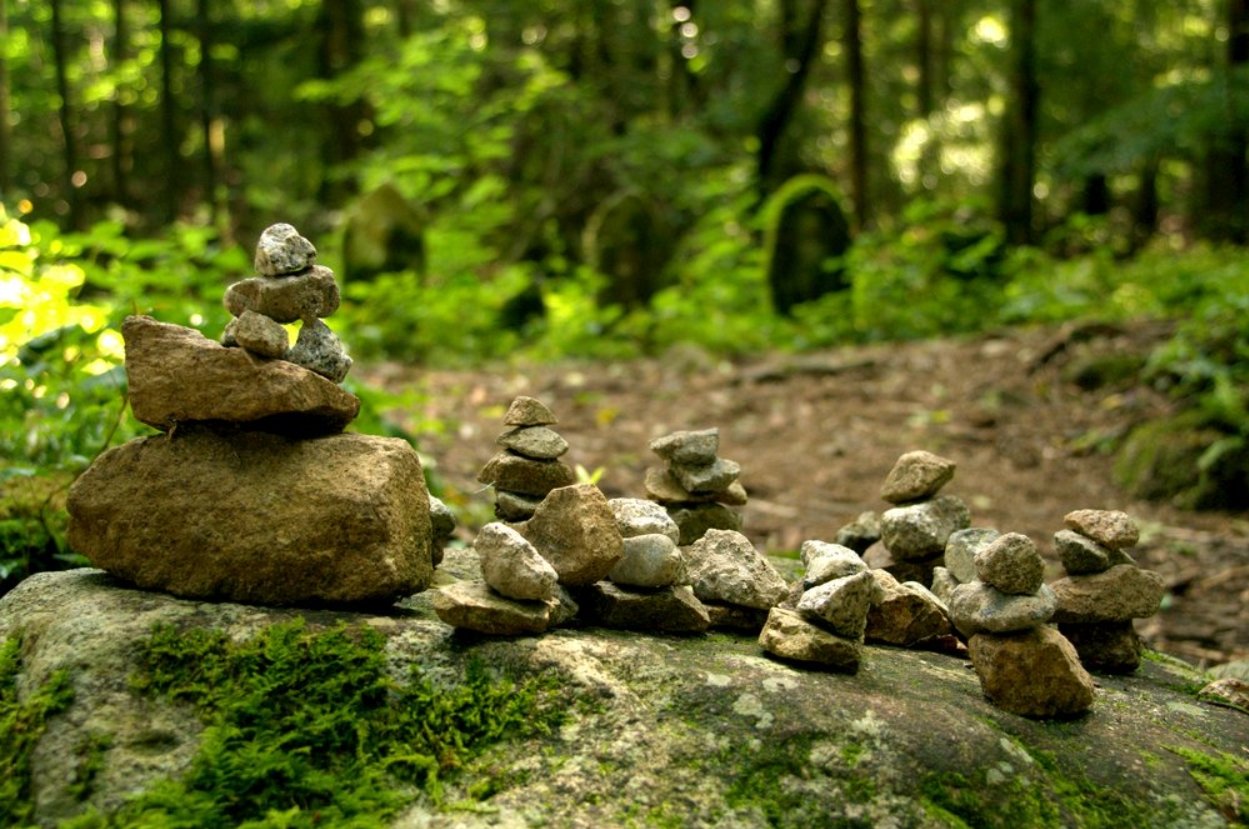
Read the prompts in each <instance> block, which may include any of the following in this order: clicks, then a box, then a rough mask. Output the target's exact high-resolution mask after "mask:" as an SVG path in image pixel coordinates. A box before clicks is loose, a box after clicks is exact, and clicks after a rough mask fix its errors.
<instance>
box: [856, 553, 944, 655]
mask: <svg viewBox="0 0 1249 829" xmlns="http://www.w3.org/2000/svg"><path fill="white" fill-rule="evenodd" d="M872 576H873V578H875V579H876V584H877V586H878V587H879V594H878V597H877V598H876V599H874V600H873V601H872V606H871V608H870V609H869V610H868V612H867V628H866V629H865V631H864V636H865V637H866V639H867V641H869V642H882V643H884V644H886V645H898V646H900V647H903V648H910V647H914V646H916V645H919V644H921V643H924V642H927V641H930V640H933V639H936V638H938V637H941V636H949V635H950V634H952V633H953V632H954V628H953V626H952V625H951V624H950V618H949V616H948V615H947V614H946V609H945V605H944V604H943V603H942V601H941V600H940V599H939V598H937V597H936V596H935V595H933V593H932V592H931V591H929V590H928V589H927V588H926V587H924V586H923V585H922V584H919V583H917V582H913V581H908V582H905V583H901V584H899V583H898V581H897V580H896V579H894V578H893V577H892V576H890V575H889V574H888V573H886V572H884V571H883V570H873V571H872Z"/></svg>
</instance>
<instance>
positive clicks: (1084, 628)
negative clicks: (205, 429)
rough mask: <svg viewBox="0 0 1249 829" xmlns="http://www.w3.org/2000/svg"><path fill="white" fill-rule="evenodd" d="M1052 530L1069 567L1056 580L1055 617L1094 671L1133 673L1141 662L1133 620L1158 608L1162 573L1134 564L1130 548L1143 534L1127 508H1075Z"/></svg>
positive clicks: (1138, 641)
mask: <svg viewBox="0 0 1249 829" xmlns="http://www.w3.org/2000/svg"><path fill="white" fill-rule="evenodd" d="M1063 523H1064V524H1066V526H1067V529H1065V530H1060V531H1059V532H1057V533H1055V534H1054V547H1055V549H1056V550H1057V552H1058V555H1059V558H1060V559H1061V560H1062V564H1063V568H1064V569H1065V570H1066V571H1067V576H1066V578H1063V579H1059V580H1058V581H1056V582H1054V584H1053V585H1052V587H1053V589H1054V593H1055V596H1056V597H1057V603H1058V608H1057V610H1056V611H1055V613H1054V621H1055V622H1057V623H1058V629H1059V630H1061V631H1062V633H1063V635H1064V636H1066V637H1067V638H1068V639H1069V640H1071V643H1072V644H1073V645H1075V648H1076V651H1078V652H1079V654H1080V661H1081V662H1083V663H1084V665H1085V667H1087V668H1089V669H1090V670H1094V671H1105V672H1108V673H1131V672H1132V671H1134V670H1136V668H1137V667H1138V666H1139V665H1140V662H1141V640H1140V637H1139V636H1137V634H1136V629H1135V628H1134V627H1133V626H1132V620H1133V619H1144V618H1147V617H1149V616H1152V615H1154V613H1156V612H1157V611H1158V605H1159V603H1160V602H1161V601H1162V596H1163V593H1164V592H1165V587H1164V585H1163V582H1162V578H1161V577H1159V576H1158V574H1157V573H1154V572H1152V571H1150V570H1143V569H1141V568H1140V567H1137V566H1136V562H1135V561H1134V560H1133V559H1132V557H1131V555H1130V554H1129V553H1128V551H1129V550H1130V549H1131V548H1132V547H1134V546H1135V545H1136V542H1137V541H1138V540H1139V537H1140V533H1139V531H1138V529H1137V527H1136V523H1135V522H1134V521H1133V520H1132V519H1131V518H1130V517H1129V516H1128V515H1126V514H1125V513H1122V512H1118V511H1111V510H1092V509H1084V510H1076V511H1074V512H1070V513H1068V514H1067V515H1066V516H1065V517H1064V519H1063Z"/></svg>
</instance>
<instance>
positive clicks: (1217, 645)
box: [362, 324, 1249, 666]
mask: <svg viewBox="0 0 1249 829" xmlns="http://www.w3.org/2000/svg"><path fill="white" fill-rule="evenodd" d="M1167 333H1168V332H1167V329H1166V328H1165V327H1163V326H1160V325H1152V324H1151V325H1136V326H1132V327H1110V326H1104V325H1093V326H1088V325H1085V326H1069V327H1065V328H1061V329H1056V328H1043V329H1027V330H1015V329H1012V330H1010V331H1004V332H1000V333H995V334H991V335H986V336H980V337H977V338H974V339H967V340H939V341H928V342H917V343H906V344H888V345H877V346H868V347H858V348H847V349H838V350H834V351H825V352H818V353H813V354H804V355H801V356H790V355H769V356H765V357H759V358H752V359H749V360H744V361H740V362H727V361H717V360H714V359H712V358H710V357H708V356H707V355H705V354H703V353H700V352H697V351H694V350H678V351H674V352H672V353H669V354H668V355H666V356H665V357H664V358H662V359H653V360H638V361H631V362H625V363H610V364H604V363H588V362H587V363H563V364H558V365H540V366H534V365H514V366H506V367H501V368H499V369H498V370H494V371H484V370H478V371H441V370H427V369H422V368H419V367H408V366H399V365H378V366H372V367H370V368H369V369H367V370H365V371H364V372H362V374H364V375H365V376H367V377H368V379H369V380H370V381H372V382H377V383H381V384H382V385H384V386H386V387H388V388H389V389H391V390H393V391H416V392H417V393H418V402H416V403H415V404H414V405H413V406H412V407H411V408H408V409H406V410H405V411H403V412H396V413H395V416H396V418H398V419H399V421H400V424H401V425H402V426H403V428H405V429H407V430H409V431H410V432H411V433H412V434H414V435H415V436H416V437H417V439H418V441H419V444H420V448H421V451H422V453H423V454H424V455H425V456H427V457H428V458H430V459H432V460H433V462H434V464H435V465H436V471H437V475H438V477H439V478H440V479H441V482H442V485H443V487H444V495H445V498H446V500H447V501H448V502H449V503H452V504H454V505H456V506H457V507H459V508H460V513H461V515H462V516H467V523H468V525H469V526H468V527H466V528H463V529H462V531H461V532H462V536H463V538H465V539H466V540H469V539H471V538H472V534H473V532H475V530H476V528H477V527H478V526H480V524H481V523H483V522H485V521H488V520H491V504H492V500H491V493H490V492H489V491H488V490H486V491H483V490H482V489H481V487H480V485H479V484H477V483H476V480H475V479H476V475H477V472H478V470H479V469H480V468H481V466H482V465H483V464H484V463H485V462H486V460H487V459H489V457H490V456H491V455H492V454H493V453H494V451H495V445H494V438H495V436H496V435H497V434H498V433H499V432H501V431H502V430H503V425H502V415H503V411H504V409H505V408H506V406H507V404H508V403H509V402H510V401H511V399H512V398H513V397H515V396H516V395H519V394H527V395H530V396H533V397H537V398H538V399H540V400H542V401H543V402H545V403H547V404H548V405H549V406H550V407H551V408H552V410H553V411H554V412H555V413H556V415H557V416H558V417H559V419H560V423H559V425H558V426H557V427H556V428H557V429H558V431H559V432H560V433H561V434H562V435H564V437H565V438H567V439H568V441H569V443H570V444H571V445H572V449H571V450H570V452H569V453H568V455H567V456H566V458H565V460H567V461H568V462H569V463H571V464H579V465H581V466H582V467H584V468H585V469H586V470H588V471H589V472H590V473H593V472H594V471H596V470H598V469H600V468H601V469H602V470H603V471H602V477H601V479H600V480H599V486H600V487H601V488H602V489H603V491H604V493H606V494H607V496H608V497H621V496H629V497H645V496H644V491H643V488H642V477H643V474H644V472H645V469H646V467H647V466H649V465H653V464H656V463H658V459H657V458H656V457H655V456H654V455H652V454H651V453H650V451H649V450H648V448H647V445H648V443H649V441H650V440H651V439H652V438H655V437H658V436H660V435H663V434H666V433H668V432H671V431H675V430H677V429H701V428H707V427H711V426H717V427H719V429H720V446H721V455H722V456H723V457H728V458H732V459H733V460H736V461H738V462H739V463H741V465H742V469H743V472H742V477H741V480H742V482H743V483H744V484H745V486H746V488H747V489H748V490H749V492H750V496H751V497H750V503H749V504H748V505H747V506H746V507H745V508H744V518H745V527H744V531H745V532H746V534H747V535H749V536H750V537H751V539H752V540H753V541H754V542H755V544H756V545H757V546H759V547H761V548H762V549H765V550H767V551H768V552H770V553H776V552H781V551H789V550H795V549H796V548H797V547H798V546H799V545H800V544H801V543H802V541H803V540H805V539H813V538H818V539H831V538H832V537H833V536H834V534H835V533H836V531H837V529H838V528H839V527H841V526H842V525H844V524H846V523H848V522H850V521H852V520H853V519H854V518H855V517H856V516H858V515H859V513H861V512H863V511H866V510H877V511H879V510H881V509H884V508H885V507H886V506H887V505H886V504H885V503H884V502H883V501H881V500H880V498H879V494H878V492H879V487H880V484H881V482H882V481H883V480H884V478H885V475H886V474H887V473H888V471H889V469H890V467H891V466H892V465H893V463H894V461H895V460H896V459H897V457H898V455H900V454H902V453H903V452H906V451H909V450H912V449H928V450H930V451H933V452H936V453H938V454H941V455H943V456H945V457H948V458H950V459H952V460H954V461H955V462H957V464H958V472H957V474H956V476H955V478H954V481H953V482H952V483H951V484H949V485H948V486H947V488H946V490H945V491H946V492H949V493H951V494H956V495H959V496H961V497H962V498H964V500H966V501H967V503H968V504H969V506H970V507H971V509H972V523H973V525H974V526H991V527H996V528H998V529H1000V530H1002V531H1004V532H1006V531H1014V532H1022V533H1026V534H1028V535H1029V536H1031V537H1032V538H1033V539H1034V540H1036V541H1037V543H1038V546H1039V547H1040V548H1041V549H1042V552H1043V554H1045V555H1046V557H1047V561H1048V562H1049V564H1050V572H1049V573H1048V576H1049V577H1050V578H1051V579H1052V578H1057V577H1059V576H1060V575H1061V570H1060V567H1059V565H1058V563H1057V559H1056V557H1055V556H1054V555H1053V552H1052V541H1051V538H1052V535H1053V533H1054V532H1055V531H1057V530H1059V529H1062V526H1063V524H1062V519H1063V516H1064V515H1065V514H1066V513H1067V512H1069V511H1071V510H1073V509H1082V508H1099V509H1121V510H1124V511H1126V512H1128V513H1129V514H1131V515H1132V516H1134V517H1135V518H1136V519H1137V521H1138V522H1139V523H1140V525H1141V530H1142V541H1141V544H1140V546H1139V547H1138V548H1137V549H1136V550H1135V551H1134V554H1135V555H1136V558H1137V560H1138V561H1139V562H1140V563H1141V564H1142V566H1145V567H1149V568H1151V569H1154V570H1156V571H1158V572H1159V573H1160V574H1162V576H1163V577H1164V578H1165V580H1166V582H1167V585H1168V587H1169V590H1170V593H1169V595H1168V597H1167V599H1166V600H1165V602H1164V606H1163V610H1162V611H1161V612H1160V613H1159V615H1158V616H1156V617H1154V618H1153V619H1150V620H1146V621H1143V622H1138V623H1137V627H1138V630H1140V632H1141V634H1142V636H1143V637H1144V638H1145V639H1146V641H1147V643H1148V644H1149V645H1150V646H1151V647H1154V648H1157V649H1159V650H1162V651H1165V652H1168V653H1171V654H1174V655H1176V656H1179V657H1181V658H1184V659H1186V660H1188V661H1190V662H1193V663H1195V664H1198V665H1202V666H1211V665H1215V664H1219V663H1222V662H1227V661H1231V660H1244V659H1249V514H1246V513H1211V512H1203V513H1197V512H1186V511H1182V510H1179V509H1176V508H1174V507H1173V506H1171V505H1168V504H1163V503H1152V502H1148V501H1140V500H1136V499H1133V498H1131V497H1129V496H1127V495H1125V494H1124V493H1123V492H1122V491H1121V490H1120V489H1119V488H1118V487H1117V486H1116V485H1115V483H1114V480H1113V476H1112V466H1113V457H1112V456H1111V455H1110V454H1109V451H1108V450H1109V449H1110V448H1111V447H1112V446H1113V445H1114V442H1115V441H1116V439H1117V438H1119V437H1121V436H1122V435H1123V434H1124V433H1125V432H1126V430H1127V429H1129V428H1130V427H1131V426H1132V425H1133V424H1134V423H1137V422H1139V421H1140V420H1142V419H1144V418H1146V417H1149V416H1152V415H1157V414H1158V413H1161V412H1164V411H1166V410H1167V407H1168V406H1169V405H1171V404H1170V403H1169V402H1168V401H1167V400H1166V399H1165V397H1163V396H1162V395H1160V394H1158V393H1157V392H1155V391H1153V390H1152V389H1150V388H1148V387H1147V386H1144V385H1142V384H1140V383H1139V382H1138V380H1137V378H1136V377H1133V376H1128V377H1126V378H1122V379H1120V380H1118V381H1115V382H1111V383H1110V384H1109V385H1101V386H1100V387H1098V388H1093V389H1090V388H1088V387H1089V386H1090V385H1096V382H1097V381H1096V380H1095V379H1090V377H1089V372H1088V371H1087V370H1086V369H1087V368H1088V367H1089V366H1092V365H1096V364H1097V363H1098V361H1099V360H1101V359H1103V358H1105V357H1107V356H1116V357H1118V356H1122V355H1131V354H1139V355H1145V354H1147V353H1148V352H1149V350H1150V349H1151V348H1152V347H1153V346H1155V345H1156V344H1157V343H1158V342H1160V341H1161V340H1162V339H1164V338H1165V337H1166V335H1167Z"/></svg>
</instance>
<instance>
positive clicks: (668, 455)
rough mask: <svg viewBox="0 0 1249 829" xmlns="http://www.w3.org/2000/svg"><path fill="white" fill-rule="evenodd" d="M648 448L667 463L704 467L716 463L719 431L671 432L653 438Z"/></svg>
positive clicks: (718, 449) (718, 448)
mask: <svg viewBox="0 0 1249 829" xmlns="http://www.w3.org/2000/svg"><path fill="white" fill-rule="evenodd" d="M650 447H651V451H652V452H654V453H655V454H656V455H658V456H659V457H661V458H663V459H664V460H666V461H668V462H669V463H677V464H689V465H691V466H706V465H708V464H713V463H715V462H716V453H717V452H719V451H720V430H719V429H714V428H713V429H699V430H697V431H690V432H684V431H683V432H673V433H672V434H670V435H664V436H663V437H658V438H655V439H654V440H652V441H651V443H650Z"/></svg>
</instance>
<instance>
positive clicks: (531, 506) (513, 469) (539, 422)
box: [477, 396, 577, 522]
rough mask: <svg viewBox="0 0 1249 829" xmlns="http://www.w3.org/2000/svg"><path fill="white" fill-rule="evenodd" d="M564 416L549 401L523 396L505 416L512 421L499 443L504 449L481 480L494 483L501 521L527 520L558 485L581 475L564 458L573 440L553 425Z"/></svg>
mask: <svg viewBox="0 0 1249 829" xmlns="http://www.w3.org/2000/svg"><path fill="white" fill-rule="evenodd" d="M558 422H559V421H558V420H557V419H556V417H555V415H553V414H552V413H551V410H550V409H548V408H547V407H546V406H545V405H544V404H543V403H541V402H540V401H538V400H535V399H534V398H532V397H523V396H522V397H517V398H516V399H515V400H513V401H512V405H511V406H509V407H508V410H507V413H506V414H505V415H504V416H503V424H504V425H505V426H509V427H511V428H509V429H508V430H507V431H505V432H503V434H501V435H499V437H498V439H497V440H496V443H497V444H498V445H499V446H501V447H503V449H502V451H501V452H499V453H498V454H496V455H495V456H494V457H492V458H491V459H490V460H489V461H487V462H486V465H485V466H484V467H482V470H481V472H480V473H479V474H478V475H477V480H478V481H479V482H481V483H483V484H487V485H490V486H493V487H494V514H495V516H496V517H497V518H498V519H499V520H501V521H509V522H518V521H527V520H529V519H530V518H531V517H533V514H534V511H535V510H536V509H537V508H538V504H539V503H541V502H542V499H543V498H545V497H546V496H547V494H548V493H550V492H551V490H553V489H558V488H560V487H563V486H568V485H570V484H572V483H574V482H575V481H576V480H577V478H576V475H574V474H573V471H572V469H571V468H570V467H569V466H568V464H566V463H564V462H563V461H561V460H560V457H561V456H563V454H564V453H565V452H567V451H568V441H566V440H564V438H563V437H562V436H561V435H560V434H559V433H558V432H556V431H555V430H553V429H551V428H550V427H551V426H554V425H555V424H556V423H558Z"/></svg>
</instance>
